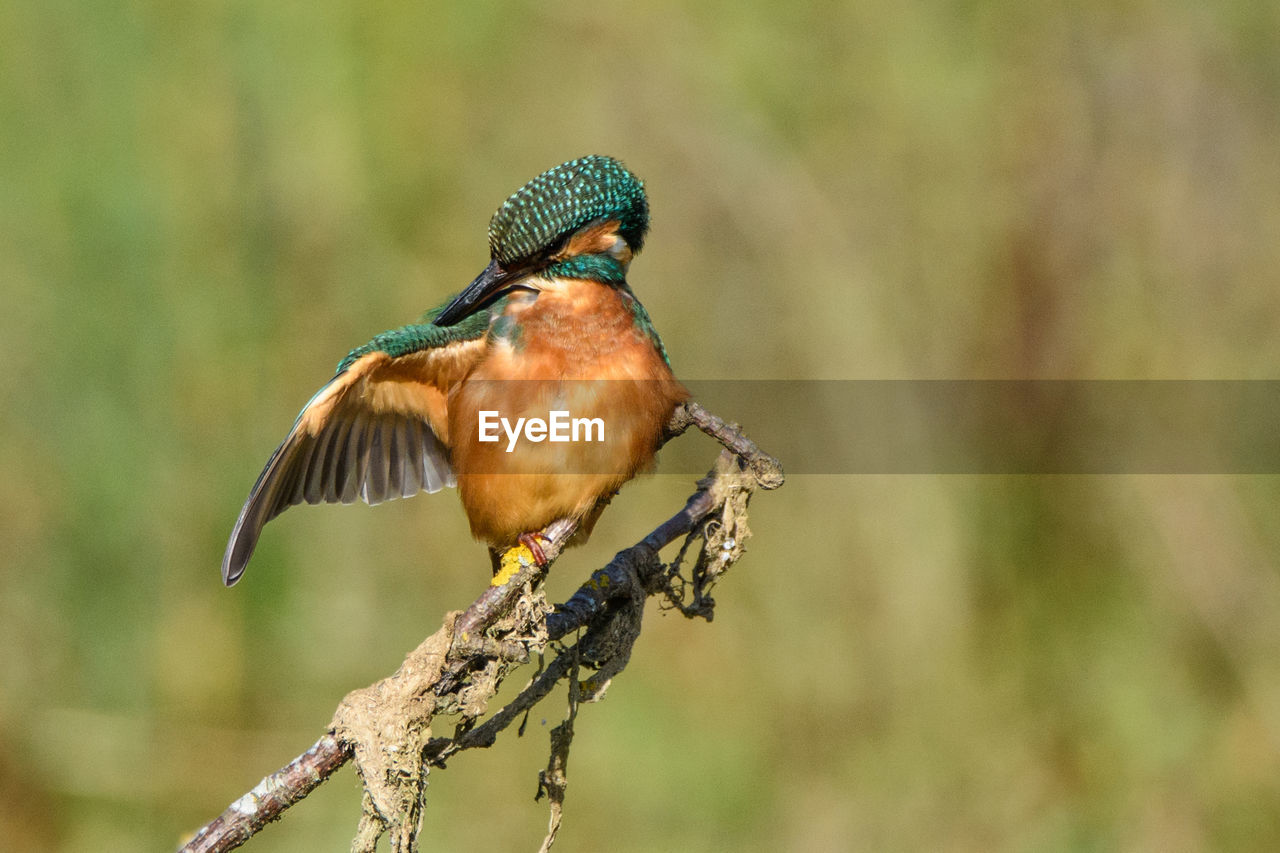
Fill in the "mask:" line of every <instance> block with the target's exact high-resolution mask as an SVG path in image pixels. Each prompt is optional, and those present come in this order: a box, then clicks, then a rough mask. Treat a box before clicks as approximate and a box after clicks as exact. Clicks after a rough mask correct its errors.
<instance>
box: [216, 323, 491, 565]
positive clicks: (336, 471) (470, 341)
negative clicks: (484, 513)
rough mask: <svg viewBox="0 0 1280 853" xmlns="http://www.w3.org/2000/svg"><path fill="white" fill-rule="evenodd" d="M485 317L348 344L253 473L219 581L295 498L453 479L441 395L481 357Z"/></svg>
mask: <svg viewBox="0 0 1280 853" xmlns="http://www.w3.org/2000/svg"><path fill="white" fill-rule="evenodd" d="M468 320H471V318H468ZM487 326H488V323H487V318H486V317H484V316H483V314H482V315H481V316H480V317H478V318H476V319H475V321H473V322H466V321H464V322H462V323H459V324H458V325H456V326H449V327H440V326H436V325H434V324H432V323H422V324H418V325H413V326H405V327H403V328H400V329H396V330H394V331H391V332H384V333H383V334H381V335H378V336H377V337H376V338H374V339H373V340H372V341H370V342H369V343H367V344H365V345H364V346H363V347H360V348H358V349H355V350H353V351H352V352H351V354H350V355H348V356H347V357H346V359H344V360H343V362H342V364H340V365H339V366H338V372H337V374H335V375H334V377H333V379H331V380H329V382H328V384H327V385H325V386H324V387H323V388H321V389H320V390H319V391H318V392H317V393H316V395H315V396H314V397H312V398H311V400H310V401H309V402H308V403H307V405H306V406H305V407H304V408H303V410H302V412H301V413H300V414H299V415H298V419H297V420H296V421H295V422H294V424H293V429H291V430H290V431H289V435H288V436H286V437H285V439H284V441H283V442H281V444H280V446H279V447H278V448H276V451H275V453H273V454H271V458H270V459H269V460H267V465H266V467H265V468H263V469H262V473H261V474H259V475H258V481H257V482H256V483H254V486H253V490H252V491H251V492H250V493H249V499H248V500H246V501H245V504H244V508H243V509H242V510H240V517H239V519H237V520H236V526H235V529H233V530H232V531H231V540H230V541H229V542H228V543H227V551H226V554H225V555H224V556H223V558H222V580H223V583H225V584H226V585H227V586H231V585H232V584H234V583H235V582H236V581H237V580H239V579H240V576H241V575H242V574H244V570H245V566H246V565H247V564H248V562H249V557H250V556H252V554H253V549H254V547H255V546H256V545H257V544H258V536H259V534H260V533H261V532H262V527H263V525H265V524H266V523H267V522H268V521H270V520H271V519H273V518H275V517H276V516H277V515H279V514H280V513H282V512H284V511H285V510H286V509H288V508H289V507H291V506H293V505H295V504H300V503H304V502H305V503H309V504H317V503H353V502H354V501H355V500H356V499H357V498H359V499H361V500H363V501H365V502H366V503H370V504H376V503H380V502H382V501H385V500H391V499H393V498H400V497H411V496H412V495H416V494H417V493H418V492H420V491H426V492H437V491H439V490H440V489H442V488H443V487H445V486H452V485H454V482H455V481H454V476H453V470H452V469H451V468H450V467H449V451H448V441H449V436H448V422H447V411H446V400H447V394H448V390H449V387H450V386H451V385H452V384H453V383H454V382H456V381H458V380H460V379H461V378H462V377H463V376H465V375H466V373H467V372H468V371H469V370H470V368H471V367H472V366H473V365H474V364H475V362H476V361H477V360H478V359H479V358H480V356H481V353H482V352H483V348H484V333H485V331H486V329H487Z"/></svg>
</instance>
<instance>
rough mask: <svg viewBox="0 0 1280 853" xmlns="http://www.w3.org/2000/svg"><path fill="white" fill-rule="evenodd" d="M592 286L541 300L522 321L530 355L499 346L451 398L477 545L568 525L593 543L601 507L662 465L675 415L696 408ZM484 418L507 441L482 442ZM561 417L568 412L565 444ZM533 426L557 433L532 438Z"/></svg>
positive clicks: (622, 311)
mask: <svg viewBox="0 0 1280 853" xmlns="http://www.w3.org/2000/svg"><path fill="white" fill-rule="evenodd" d="M583 287H584V288H586V287H590V288H592V290H589V291H587V293H586V295H585V296H584V294H583V293H581V292H574V293H571V294H570V295H571V296H572V299H566V298H564V297H563V295H562V294H546V293H544V294H542V295H540V296H539V297H538V300H537V303H535V304H533V305H531V306H529V307H528V308H527V309H526V310H524V311H523V314H522V316H521V317H520V320H521V323H522V325H523V327H524V328H523V332H522V336H521V341H520V344H519V345H515V346H513V345H510V344H507V343H502V342H499V343H496V344H494V345H493V346H492V347H491V349H490V352H489V353H487V354H486V356H485V357H484V358H483V359H482V360H481V361H480V362H479V363H478V364H477V365H476V368H475V369H474V370H473V371H472V372H471V374H470V375H469V376H468V377H467V379H466V381H464V382H461V383H459V384H457V385H455V386H454V388H453V389H452V392H451V393H450V395H449V404H448V409H449V412H448V418H449V438H450V442H449V443H450V455H451V459H452V463H453V468H454V471H455V473H456V474H457V478H458V490H459V493H460V496H461V498H462V504H463V507H464V508H465V509H466V512H467V517H468V519H469V520H470V522H471V532H472V534H473V535H474V536H475V537H476V538H477V539H481V540H484V541H486V542H488V543H489V544H491V545H493V546H494V547H498V548H501V547H506V546H509V545H511V544H513V543H514V542H515V540H516V537H517V536H519V535H520V534H521V533H527V532H533V531H537V530H540V529H542V528H543V527H545V526H546V525H548V524H550V523H551V522H553V521H556V520H557V519H562V518H571V519H574V520H577V521H579V522H580V523H581V527H582V528H584V529H583V530H582V531H581V533H582V535H583V536H585V534H587V533H589V532H590V529H589V528H590V525H591V523H593V522H594V520H595V516H594V514H593V513H592V510H593V509H594V508H595V507H596V505H597V503H598V502H599V501H600V500H601V499H602V498H603V499H607V498H609V497H611V496H612V495H613V493H614V492H616V491H617V490H618V488H619V487H620V486H621V485H622V484H623V483H625V482H626V481H627V480H629V479H631V478H632V477H633V476H635V475H636V473H637V472H639V471H642V470H645V469H647V468H649V467H650V466H651V465H652V463H653V457H654V453H655V452H656V451H657V448H658V443H659V441H660V440H661V437H662V433H663V429H664V427H665V426H666V424H667V421H668V420H669V419H670V416H671V413H672V411H673V410H674V409H675V407H676V405H677V404H679V403H680V402H681V401H683V400H685V399H686V398H687V397H688V392H687V391H685V389H684V388H683V387H682V386H681V385H680V384H679V383H678V382H676V380H675V378H674V377H673V376H672V374H671V369H670V368H669V367H668V366H667V364H666V362H665V361H663V359H662V358H661V356H659V354H658V352H657V350H656V349H655V348H654V346H653V343H652V342H651V341H650V340H649V339H648V338H647V337H646V336H645V335H643V334H641V333H639V332H637V331H636V329H635V323H634V319H633V317H632V315H631V313H630V311H629V309H628V308H627V307H626V306H625V305H624V304H622V303H621V302H620V301H619V300H618V297H617V294H616V293H614V292H613V291H612V290H611V289H609V288H607V287H605V286H603V285H600V284H597V283H594V282H593V283H590V284H587V283H584V285H583ZM584 298H590V299H591V301H592V304H590V305H584V304H583V301H584ZM482 412H485V413H489V414H487V415H486V424H487V426H488V427H489V428H488V429H487V430H486V431H485V433H486V434H487V436H489V437H494V436H495V435H496V439H497V440H494V441H481V440H480V438H481V435H482V431H481V413H482ZM553 412H561V413H564V414H562V415H559V416H556V418H557V420H558V422H559V426H560V427H561V429H560V430H559V431H558V432H557V433H552V431H551V429H550V427H551V425H552V424H551V423H550V422H551V421H552V417H553V416H552V413H553ZM522 418H523V419H525V420H524V421H523V424H521V420H520V419H522ZM533 418H536V419H540V420H541V421H543V422H544V423H545V424H547V427H548V429H546V430H542V431H540V430H537V429H534V430H532V431H530V430H529V429H528V424H529V419H533ZM501 419H505V420H506V424H505V426H503V425H500V420H501ZM575 420H576V421H577V422H578V424H577V425H578V431H577V435H576V437H575V436H574V433H573V421H575ZM495 421H498V422H499V423H495ZM517 424H521V428H520V430H519V433H518V434H517V435H516V436H515V437H514V438H513V431H514V430H515V428H516V426H517ZM540 435H541V438H540V440H539V436H540ZM557 435H558V436H559V437H562V438H565V439H566V440H562V441H556V440H553V438H554V437H556V436H557ZM575 438H576V440H575Z"/></svg>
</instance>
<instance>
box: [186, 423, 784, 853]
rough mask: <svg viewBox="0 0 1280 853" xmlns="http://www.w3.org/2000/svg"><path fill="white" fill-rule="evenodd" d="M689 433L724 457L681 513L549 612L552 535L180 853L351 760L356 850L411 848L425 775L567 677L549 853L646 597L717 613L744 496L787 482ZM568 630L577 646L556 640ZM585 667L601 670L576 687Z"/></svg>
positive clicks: (752, 456)
mask: <svg viewBox="0 0 1280 853" xmlns="http://www.w3.org/2000/svg"><path fill="white" fill-rule="evenodd" d="M690 426H697V427H698V428H699V429H700V430H702V431H703V432H705V433H706V434H708V435H710V436H712V437H713V438H715V439H716V440H717V441H719V442H720V443H721V444H722V445H724V447H725V448H726V449H725V451H723V452H722V453H721V454H720V458H719V459H718V460H717V462H716V466H715V467H714V468H713V469H712V471H711V472H710V473H709V474H708V476H707V477H706V478H704V479H702V480H700V481H699V482H698V488H697V491H695V492H694V493H693V494H692V495H691V496H690V497H689V499H688V501H687V502H686V503H685V506H684V507H683V508H682V509H681V510H680V511H679V512H677V513H676V514H675V515H673V516H672V517H671V518H669V519H667V520H666V521H664V522H663V523H662V524H660V525H658V526H657V527H656V528H655V529H654V530H653V531H652V532H651V533H650V534H649V535H648V536H646V537H645V538H644V539H642V540H641V541H640V542H638V543H636V544H635V545H633V546H632V547H630V548H627V549H626V550H623V551H620V552H619V553H618V554H617V555H616V556H615V557H614V558H613V560H611V561H610V562H609V564H608V565H607V566H604V567H603V568H601V569H599V570H597V571H596V572H595V573H594V574H592V576H591V578H590V579H589V580H588V581H587V582H586V583H584V584H583V585H582V586H581V587H580V588H579V589H578V590H577V592H575V593H574V595H573V596H572V597H571V598H569V600H567V601H565V602H564V603H562V604H559V605H556V606H555V607H550V606H548V605H547V603H546V601H545V598H544V597H543V595H542V591H541V580H542V578H543V576H544V575H545V572H546V569H547V567H548V566H549V565H550V563H551V561H554V560H555V559H556V557H557V556H558V555H559V554H560V552H561V550H562V549H563V548H564V546H565V543H566V542H567V541H568V539H569V537H570V536H571V535H572V534H573V532H574V527H573V525H571V524H567V523H557V524H553V525H551V526H550V527H548V528H547V529H546V530H545V531H543V535H544V538H543V540H542V550H543V553H544V554H545V555H546V557H547V560H548V562H547V565H546V566H543V567H539V566H537V565H535V564H534V563H533V561H531V560H530V561H526V562H522V563H520V564H519V565H512V566H511V567H510V569H511V573H510V577H509V578H508V579H507V580H506V582H505V583H503V584H501V585H499V586H491V587H489V588H488V589H487V590H486V591H485V592H484V594H483V595H481V596H480V597H479V598H478V599H476V601H475V602H474V603H472V605H471V606H470V607H469V608H468V609H467V610H466V611H465V612H462V613H457V612H454V613H449V614H447V615H446V617H445V620H444V623H443V625H442V626H441V628H440V630H438V631H437V632H436V633H435V634H433V635H432V636H431V637H429V638H427V640H425V641H424V642H423V643H422V645H420V646H419V647H418V648H417V649H415V650H414V651H413V652H411V653H410V654H409V656H408V657H407V658H406V659H405V661H404V663H403V664H402V665H401V667H400V669H399V670H398V671H397V672H396V673H395V674H394V675H392V676H390V677H388V678H386V679H383V680H382V681H379V682H378V683H376V684H373V685H371V686H369V687H366V688H363V689H361V690H356V691H353V692H352V693H351V694H349V695H348V696H347V697H346V698H345V699H344V700H343V702H342V704H341V705H340V706H339V708H338V710H337V713H336V714H335V715H334V719H333V722H332V724H331V726H330V729H329V731H328V732H326V733H325V735H324V736H323V737H321V738H320V739H319V740H318V741H317V742H316V743H315V745H314V746H312V747H311V748H310V749H309V750H307V751H306V752H305V753H303V754H302V755H300V756H298V757H297V758H296V759H294V760H293V761H291V762H290V763H289V764H288V765H286V766H285V767H283V768H281V769H280V770H278V771H276V772H275V773H273V774H271V775H270V776H268V777H266V778H265V779H263V780H262V781H261V782H260V783H259V784H258V785H257V786H256V787H255V788H254V789H253V790H252V791H249V792H248V793H247V794H245V795H244V796H243V797H241V798H240V799H238V800H236V801H235V802H234V803H232V804H231V805H230V806H229V807H228V808H227V809H226V811H224V812H223V813H222V814H221V815H219V816H218V817H217V818H215V819H214V820H213V821H211V822H210V823H209V824H207V825H206V826H204V827H203V828H201V829H200V830H199V831H197V832H196V833H195V835H194V836H192V838H191V839H190V840H189V841H188V842H187V843H186V845H185V846H183V847H182V850H181V853H214V852H215V851H226V850H232V849H235V848H236V847H239V846H240V845H241V844H243V843H244V842H245V841H247V840H248V839H249V838H251V837H252V836H253V835H254V834H256V833H257V832H258V831H259V830H261V829H262V828H263V827H264V826H266V824H268V823H270V822H271V821H273V820H276V819H278V818H279V817H280V815H281V814H282V813H283V812H284V810H285V809H287V808H289V806H291V805H293V804H294V803H296V802H298V801H299V800H301V799H302V798H303V797H305V796H306V795H307V794H308V793H310V792H311V791H312V790H313V789H314V788H315V787H316V786H317V785H319V784H320V783H321V782H323V781H324V780H325V779H326V778H328V777H329V776H330V775H331V774H332V773H333V772H334V771H335V770H337V769H338V768H339V767H341V766H342V765H343V764H345V763H346V762H347V761H349V760H351V759H352V758H355V760H356V766H357V769H358V770H359V772H360V775H361V778H362V780H363V781H364V786H365V794H364V809H363V816H362V818H361V822H360V826H359V828H358V830H357V834H356V838H355V840H354V842H353V844H352V850H353V851H373V850H374V846H375V844H376V842H377V840H378V838H379V837H381V836H382V835H383V834H388V835H389V837H390V840H391V844H392V849H393V850H395V851H405V853H408V852H409V851H415V850H416V849H417V833H418V825H419V818H420V815H421V806H422V797H423V792H424V790H425V783H426V775H427V773H428V772H429V770H430V768H432V767H436V768H443V767H444V766H445V762H446V761H447V760H448V759H449V758H451V757H452V756H454V755H456V754H457V753H459V752H461V751H463V750H466V749H472V748H475V747H488V746H491V745H492V744H493V743H494V742H495V740H496V738H497V736H498V734H499V733H500V732H501V731H503V730H504V729H506V728H507V727H508V726H510V725H511V723H513V722H514V721H515V720H517V719H519V718H521V717H522V716H523V715H524V714H525V713H526V712H527V711H528V710H529V709H530V708H532V707H533V706H534V705H536V704H537V703H538V702H539V701H541V700H542V699H544V698H545V697H546V696H547V695H548V694H549V693H550V692H551V691H552V689H554V687H555V686H556V685H557V684H558V683H559V682H560V681H561V680H564V679H566V678H568V679H569V680H570V681H571V682H572V683H571V685H570V713H569V716H568V717H567V718H566V720H565V722H564V723H563V724H562V725H561V726H558V727H557V728H556V729H555V731H554V733H553V734H554V735H555V737H553V743H552V753H551V759H550V761H549V763H548V766H547V769H546V770H544V771H542V773H541V774H540V783H539V791H540V793H546V794H547V795H548V797H549V799H550V801H551V803H552V816H551V826H550V830H549V832H548V835H547V838H546V839H545V840H544V842H543V849H544V850H546V849H549V848H550V846H551V843H552V842H553V841H554V839H555V833H556V831H557V830H558V828H559V823H560V804H561V802H562V801H563V798H564V793H565V785H566V782H567V780H566V776H565V762H566V761H567V758H568V750H569V742H570V740H571V739H572V734H573V717H574V716H575V715H576V714H577V708H578V703H579V702H591V701H595V700H597V699H599V698H600V697H601V696H603V694H604V691H605V689H606V688H607V687H608V685H609V682H610V680H611V679H612V678H613V677H614V676H616V675H617V674H618V673H619V672H620V671H621V670H622V668H623V667H625V666H626V663H627V660H628V659H629V657H630V654H631V646H632V644H633V643H634V642H635V640H636V637H637V636H638V635H639V631H640V620H641V616H642V614H643V608H644V604H645V601H646V600H647V598H648V597H649V596H651V595H655V594H659V593H661V594H662V595H663V596H664V597H665V599H666V601H667V604H668V606H673V607H675V608H677V609H679V610H680V611H681V612H682V613H684V614H685V615H686V616H702V617H704V618H707V619H710V618H711V614H712V608H713V607H714V602H713V601H712V600H711V598H710V597H709V596H708V595H707V593H708V592H709V590H710V588H711V586H712V585H713V584H714V583H715V581H716V579H717V578H718V577H719V576H720V574H722V573H723V572H724V570H725V569H727V568H728V567H729V566H731V565H732V564H733V563H734V562H735V561H736V560H737V559H738V557H740V556H741V554H742V553H743V543H744V541H745V540H746V538H747V537H748V536H750V531H749V529H748V528H747V525H746V508H747V501H748V500H749V498H750V496H751V494H752V492H754V490H755V489H757V488H763V489H775V488H777V487H779V486H781V485H782V482H783V473H782V468H781V466H780V465H779V463H778V461H777V460H776V459H774V458H773V457H771V456H769V455H768V454H766V453H764V452H762V451H761V450H760V449H759V448H758V447H756V445H755V444H754V443H753V442H751V440H750V439H748V438H747V437H746V436H745V435H743V434H742V433H741V431H739V430H738V428H737V427H736V426H734V425H731V424H726V423H725V422H724V421H723V420H721V419H720V418H718V417H716V416H715V415H713V414H711V413H710V412H708V411H707V410H706V409H704V408H703V407H702V406H700V405H699V404H697V403H695V402H689V403H686V404H684V405H683V406H681V407H679V408H678V409H677V410H676V412H675V414H674V415H673V416H672V418H671V421H670V423H669V424H668V427H667V433H666V436H665V438H664V441H666V440H670V439H671V438H674V437H675V436H677V435H680V434H681V433H683V432H684V431H685V430H686V429H688V428H689V427H690ZM681 537H685V538H686V541H685V543H684V545H683V546H682V548H681V549H680V553H679V555H678V556H677V557H676V559H675V560H674V561H673V562H672V563H671V564H669V565H664V564H663V563H662V562H661V561H660V560H659V559H658V552H659V551H660V550H661V549H662V548H664V547H666V546H667V545H669V544H671V543H672V542H674V541H676V540H677V539H680V538H681ZM695 543H700V547H699V548H698V549H697V551H696V559H695V562H694V565H693V566H692V567H691V568H690V569H689V570H688V572H689V577H688V578H686V577H685V576H684V575H683V574H682V571H683V569H682V562H683V561H684V559H685V558H686V555H687V554H688V553H689V552H690V550H691V546H692V545H693V544H695ZM571 634H574V635H575V636H576V642H574V643H573V644H572V645H570V646H563V645H561V643H562V641H563V640H564V639H565V638H566V637H569V636H570V635H571ZM548 646H554V647H555V648H556V650H557V651H558V652H559V653H558V654H557V655H556V656H555V657H554V658H553V659H552V660H551V661H550V662H549V663H547V664H546V665H545V667H543V668H541V669H540V671H539V673H538V674H537V675H536V676H535V677H534V679H533V680H532V681H531V682H530V684H529V685H528V686H527V687H526V688H525V689H524V690H523V691H522V692H521V693H520V694H519V695H518V696H517V697H516V698H515V699H513V700H512V701H511V702H510V703H509V704H508V705H507V706H506V707H504V708H502V709H500V710H499V711H497V712H496V713H494V714H493V715H491V716H490V717H489V718H488V719H487V720H485V721H484V722H483V723H481V722H479V720H480V718H481V717H482V716H483V715H484V714H485V713H487V711H488V702H489V700H490V699H491V698H492V697H493V696H494V695H495V694H496V693H497V690H498V686H499V685H500V684H501V682H502V679H503V678H504V677H505V676H506V675H507V674H508V672H509V671H510V670H511V669H512V668H513V667H515V666H518V665H520V664H523V663H527V662H528V661H530V660H532V659H533V658H534V657H539V658H541V656H542V655H543V653H544V652H545V650H546V649H547V647H548ZM580 667H587V668H589V669H591V670H593V671H594V674H593V675H592V677H591V678H588V679H586V680H584V681H579V679H578V675H577V674H578V672H579V668H580ZM442 714H449V715H456V716H457V717H459V722H458V723H457V726H456V729H455V732H454V734H453V735H452V736H451V737H432V736H431V724H432V722H433V721H434V720H435V718H436V717H438V716H439V715H442Z"/></svg>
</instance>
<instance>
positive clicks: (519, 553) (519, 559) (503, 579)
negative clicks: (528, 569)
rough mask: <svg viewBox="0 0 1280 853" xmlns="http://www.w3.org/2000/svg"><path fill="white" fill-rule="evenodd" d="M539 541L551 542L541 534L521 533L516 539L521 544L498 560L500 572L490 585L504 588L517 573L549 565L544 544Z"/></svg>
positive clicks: (494, 576) (498, 571)
mask: <svg viewBox="0 0 1280 853" xmlns="http://www.w3.org/2000/svg"><path fill="white" fill-rule="evenodd" d="M539 539H541V540H542V541H544V542H550V541H551V540H550V539H549V538H548V537H546V536H544V535H543V534H541V533H521V534H520V536H519V537H517V539H516V542H517V543H519V544H517V545H515V546H514V547H512V548H508V549H507V550H506V551H504V552H502V557H501V558H499V560H498V570H497V571H496V572H494V574H493V580H491V581H490V582H489V585H490V586H503V585H504V584H506V583H507V582H508V581H510V580H511V579H512V578H513V577H515V575H516V572H518V571H520V570H521V569H522V568H524V567H525V566H529V565H537V566H538V567H542V566H545V565H546V564H547V555H546V552H544V551H543V550H542V544H541V543H540V542H539V541H538V540H539Z"/></svg>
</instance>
